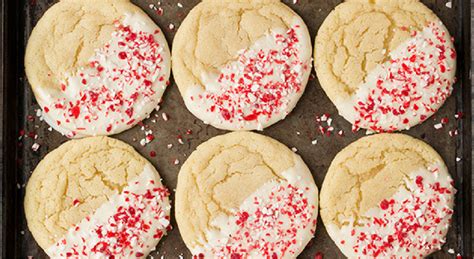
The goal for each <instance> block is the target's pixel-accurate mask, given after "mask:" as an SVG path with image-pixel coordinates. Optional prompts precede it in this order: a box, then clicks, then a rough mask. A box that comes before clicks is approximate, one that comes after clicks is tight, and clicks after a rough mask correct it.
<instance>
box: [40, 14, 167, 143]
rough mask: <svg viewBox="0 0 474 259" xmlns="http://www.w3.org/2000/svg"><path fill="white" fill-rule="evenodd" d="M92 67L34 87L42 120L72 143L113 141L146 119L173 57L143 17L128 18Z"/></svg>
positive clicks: (118, 24) (158, 32) (157, 99)
mask: <svg viewBox="0 0 474 259" xmlns="http://www.w3.org/2000/svg"><path fill="white" fill-rule="evenodd" d="M124 17H125V18H124V19H123V21H120V22H116V23H115V29H116V30H115V31H114V32H113V33H112V35H111V39H110V41H109V42H108V43H107V44H106V45H105V46H103V47H102V48H99V49H97V50H96V51H95V55H94V56H92V57H91V58H90V59H89V64H90V66H89V67H82V68H80V69H79V70H78V71H77V73H74V74H69V75H67V77H66V78H64V81H63V82H61V89H60V90H59V89H56V88H52V87H36V88H35V94H36V97H37V100H38V102H39V104H40V106H41V107H42V109H43V116H44V118H45V121H46V122H48V124H50V125H51V126H52V127H53V128H54V129H56V130H57V131H59V132H61V133H62V134H64V135H66V136H68V137H70V138H77V137H85V136H96V135H113V134H117V133H120V132H122V131H124V130H126V129H128V128H130V127H133V126H134V125H135V124H137V123H138V122H140V121H142V120H143V119H145V118H147V117H148V116H149V114H150V113H151V112H152V111H153V110H154V109H155V108H156V107H157V105H158V103H159V102H160V100H161V97H162V95H163V93H164V91H165V89H166V86H167V84H168V78H169V75H170V53H169V49H168V46H167V43H166V39H165V38H164V35H163V33H162V32H161V30H160V29H159V28H158V26H156V25H155V24H154V23H153V22H152V21H151V20H150V19H149V18H148V17H145V16H144V14H141V13H126V14H125V15H124Z"/></svg>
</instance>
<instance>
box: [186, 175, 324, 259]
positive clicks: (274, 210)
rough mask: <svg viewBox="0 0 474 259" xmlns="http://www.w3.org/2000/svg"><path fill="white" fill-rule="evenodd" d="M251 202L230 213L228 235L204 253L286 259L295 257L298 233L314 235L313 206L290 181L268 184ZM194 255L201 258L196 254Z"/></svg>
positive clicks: (231, 256) (222, 256) (218, 255)
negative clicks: (261, 193)
mask: <svg viewBox="0 0 474 259" xmlns="http://www.w3.org/2000/svg"><path fill="white" fill-rule="evenodd" d="M247 202H248V203H249V204H251V205H250V206H249V207H248V208H247V207H243V208H241V209H239V211H237V212H236V213H234V214H233V215H232V216H231V217H230V219H229V221H228V223H227V224H228V226H229V228H230V229H231V233H230V234H229V238H228V239H226V240H223V242H222V243H219V245H217V246H214V247H211V248H204V249H210V251H206V252H205V253H206V254H211V255H213V256H211V257H216V258H247V257H248V256H249V255H258V256H256V257H257V258H286V257H293V256H296V253H297V252H298V253H299V251H298V248H299V246H300V245H301V244H300V243H298V242H300V241H299V239H298V237H299V235H301V233H302V232H305V233H306V232H307V233H309V234H310V235H314V229H315V227H316V218H315V210H316V209H317V208H316V207H315V206H314V205H312V204H310V201H309V200H308V199H307V198H306V196H305V192H304V191H303V190H302V189H300V188H298V187H295V186H294V185H292V184H284V183H282V184H276V183H275V184H272V185H271V186H270V188H269V192H267V193H266V194H265V195H264V197H259V196H254V197H251V198H250V200H248V201H247ZM194 258H196V259H198V258H204V254H202V253H201V254H196V255H194Z"/></svg>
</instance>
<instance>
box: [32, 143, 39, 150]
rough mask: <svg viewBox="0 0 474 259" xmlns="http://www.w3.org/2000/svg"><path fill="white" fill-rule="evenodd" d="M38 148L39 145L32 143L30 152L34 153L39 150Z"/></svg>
mask: <svg viewBox="0 0 474 259" xmlns="http://www.w3.org/2000/svg"><path fill="white" fill-rule="evenodd" d="M40 147H41V146H40V144H38V143H34V144H33V145H32V146H31V150H33V152H36V151H38V150H39V148H40Z"/></svg>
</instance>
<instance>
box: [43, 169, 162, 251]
mask: <svg viewBox="0 0 474 259" xmlns="http://www.w3.org/2000/svg"><path fill="white" fill-rule="evenodd" d="M168 195H169V193H168V191H167V189H166V188H165V187H163V185H162V184H161V179H160V178H159V177H158V173H157V172H156V170H155V169H154V168H153V167H152V166H151V165H146V166H145V168H144V169H143V172H142V173H141V174H140V176H139V177H138V178H136V179H135V180H134V181H132V182H130V183H129V185H128V186H127V187H125V188H124V189H123V191H122V193H120V194H116V195H114V196H112V197H111V198H110V199H109V201H108V202H106V203H104V204H103V205H102V206H101V207H99V208H98V209H97V210H96V211H95V212H94V213H93V214H92V215H90V216H88V217H86V218H85V219H83V220H82V221H81V222H80V223H79V224H77V225H76V226H74V227H72V228H71V229H69V231H68V232H67V234H66V235H65V236H64V237H63V238H61V239H60V240H58V242H57V243H56V244H54V245H52V246H51V247H49V248H48V249H47V250H46V253H47V254H48V255H49V256H50V257H51V258H64V257H87V258H104V257H109V256H115V257H116V258H117V257H118V258H126V257H134V258H145V257H146V256H147V255H148V254H149V253H150V252H151V251H152V250H154V248H155V247H156V245H157V244H158V242H159V241H160V239H161V238H162V237H163V236H164V235H165V234H166V231H167V229H168V228H169V227H170V221H169V214H170V209H171V206H170V203H169V200H168Z"/></svg>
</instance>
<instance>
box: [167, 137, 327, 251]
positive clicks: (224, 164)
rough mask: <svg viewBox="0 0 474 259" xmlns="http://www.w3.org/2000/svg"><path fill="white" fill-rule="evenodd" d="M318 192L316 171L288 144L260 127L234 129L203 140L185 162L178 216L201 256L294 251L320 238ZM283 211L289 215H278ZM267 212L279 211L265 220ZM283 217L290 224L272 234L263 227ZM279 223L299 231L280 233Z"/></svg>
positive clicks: (187, 238)
mask: <svg viewBox="0 0 474 259" xmlns="http://www.w3.org/2000/svg"><path fill="white" fill-rule="evenodd" d="M317 195H318V191H317V187H316V185H315V184H314V180H313V178H312V175H311V173H310V171H309V169H308V168H307V166H306V165H305V164H304V162H303V161H302V159H301V158H300V157H299V156H298V155H296V154H294V153H293V152H292V151H291V150H289V149H288V148H287V147H285V146H284V145H282V144H281V143H279V142H277V141H275V140H273V139H271V138H268V137H265V136H261V135H258V134H255V133H248V132H238V133H230V134H227V135H223V136H218V137H215V138H213V139H211V140H209V141H207V142H205V143H204V144H202V145H200V146H199V147H198V148H197V150H196V151H194V152H193V153H192V154H191V156H190V157H189V159H188V160H187V161H186V162H185V164H184V165H183V167H182V168H181V171H180V173H179V176H178V186H177V190H176V220H177V222H178V226H179V229H180V233H181V235H182V236H183V239H184V241H185V243H186V245H187V246H188V248H189V249H190V250H191V252H192V253H193V254H194V255H200V254H202V255H205V256H206V257H207V256H210V257H219V258H221V257H229V256H232V255H242V256H251V255H253V256H272V255H273V254H275V255H277V256H278V257H288V256H290V257H292V256H297V255H298V254H299V253H300V252H301V251H302V250H303V248H304V247H305V246H306V244H307V243H308V242H309V240H310V239H311V238H312V235H313V233H314V230H315V226H316V217H317ZM296 200H298V201H299V202H296ZM279 203H281V204H279ZM293 203H294V204H293ZM272 204H278V205H275V206H272ZM289 204H293V205H295V204H297V206H301V207H298V208H297V209H296V208H293V209H294V210H292V209H291V208H290V207H292V206H293V205H289ZM280 209H283V210H285V209H287V211H286V213H281V214H282V215H283V214H285V215H286V214H288V218H286V219H282V218H278V216H276V215H278V213H277V212H276V211H277V210H280ZM262 210H266V213H267V214H268V215H273V216H275V217H274V218H273V216H271V217H269V218H265V219H263V218H261V215H262ZM295 211H296V212H295ZM290 214H291V215H290ZM281 217H283V216H281ZM263 220H265V222H267V223H266V224H263ZM278 220H281V221H283V222H288V224H286V223H285V224H283V225H282V226H274V228H270V230H271V231H270V232H268V233H269V234H268V235H267V236H266V235H265V234H266V233H267V231H268V229H265V228H261V227H259V224H261V226H263V225H266V226H271V225H272V224H274V223H275V222H277V221H278ZM279 228H282V229H283V230H282V231H286V230H294V232H293V231H288V232H291V233H293V234H294V235H292V236H287V235H286V234H281V235H280V236H276V232H278V231H276V230H277V229H279ZM284 233H286V232H284ZM249 237H250V238H249ZM266 238H267V240H264V239H266ZM276 239H278V240H276ZM292 240H294V241H295V242H294V244H293V243H292ZM264 241H265V242H264ZM264 244H265V245H264Z"/></svg>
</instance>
